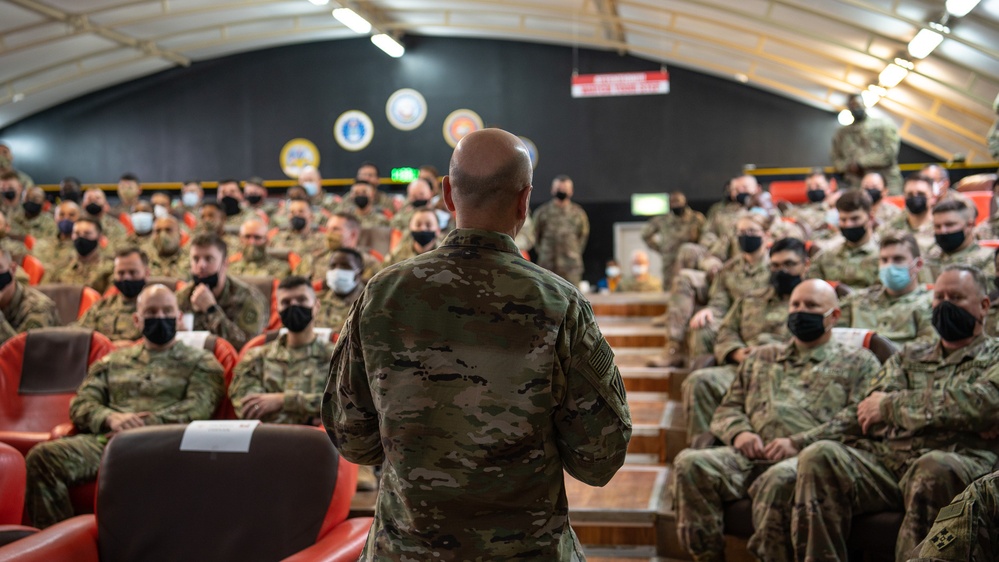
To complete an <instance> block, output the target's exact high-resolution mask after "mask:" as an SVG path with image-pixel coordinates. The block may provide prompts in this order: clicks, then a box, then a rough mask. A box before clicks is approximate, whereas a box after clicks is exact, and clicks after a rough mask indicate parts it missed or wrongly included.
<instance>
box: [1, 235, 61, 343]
mask: <svg viewBox="0 0 999 562" xmlns="http://www.w3.org/2000/svg"><path fill="white" fill-rule="evenodd" d="M16 272H17V262H15V261H13V260H12V259H11V255H10V252H8V251H6V250H0V313H2V315H0V343H3V342H5V341H7V340H9V339H10V338H12V337H14V336H16V335H17V334H19V333H22V332H27V331H28V330H33V329H35V328H47V327H49V326H58V325H59V324H60V321H59V313H58V311H57V310H56V305H55V303H54V302H52V299H50V298H49V297H47V296H45V295H44V294H43V293H41V292H40V291H37V290H35V289H33V288H31V287H28V286H27V283H23V282H21V281H19V280H18V279H16V277H15V273H16Z"/></svg>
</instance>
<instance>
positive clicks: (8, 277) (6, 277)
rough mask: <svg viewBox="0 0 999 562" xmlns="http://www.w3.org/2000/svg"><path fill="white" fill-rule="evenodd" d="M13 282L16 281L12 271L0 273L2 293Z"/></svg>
mask: <svg viewBox="0 0 999 562" xmlns="http://www.w3.org/2000/svg"><path fill="white" fill-rule="evenodd" d="M13 280H14V274H12V273H11V272H10V271H4V272H3V273H0V291H2V290H4V289H6V288H7V285H10V282H11V281H13Z"/></svg>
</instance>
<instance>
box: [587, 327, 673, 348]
mask: <svg viewBox="0 0 999 562" xmlns="http://www.w3.org/2000/svg"><path fill="white" fill-rule="evenodd" d="M600 331H601V332H602V333H603V335H604V338H605V339H606V340H607V343H609V344H610V345H611V347H614V348H624V347H658V348H662V347H664V346H665V345H666V331H665V330H664V329H663V328H655V327H653V326H652V325H651V324H649V323H647V322H642V321H633V320H629V321H625V322H605V323H602V324H600Z"/></svg>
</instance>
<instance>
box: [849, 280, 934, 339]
mask: <svg viewBox="0 0 999 562" xmlns="http://www.w3.org/2000/svg"><path fill="white" fill-rule="evenodd" d="M840 310H841V311H842V316H840V318H839V325H840V326H845V327H847V328H862V329H866V330H874V331H875V332H877V333H878V334H879V335H881V336H883V337H885V338H888V339H890V340H891V341H893V342H894V343H896V344H898V345H900V346H901V345H905V344H907V343H912V342H916V341H920V342H933V341H935V340H936V339H937V331H936V330H935V329H933V323H932V322H931V316H932V315H933V293H931V292H930V291H929V290H928V289H926V287H924V286H922V285H917V286H916V289H915V290H913V291H912V292H910V293H906V294H904V295H899V296H897V297H892V296H891V295H889V294H888V291H887V290H885V288H884V287H882V286H881V285H875V286H873V287H868V288H866V289H861V290H859V291H854V292H853V293H852V294H850V295H848V296H846V297H844V298H843V299H842V300H841V301H840Z"/></svg>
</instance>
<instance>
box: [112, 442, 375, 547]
mask: <svg viewBox="0 0 999 562" xmlns="http://www.w3.org/2000/svg"><path fill="white" fill-rule="evenodd" d="M185 427H186V426H177V425H174V426H159V427H148V428H140V429H136V430H131V431H126V432H124V433H121V434H119V435H117V436H116V437H114V438H113V439H112V440H111V442H110V443H109V444H108V447H107V449H106V450H105V452H104V457H103V460H102V462H101V468H100V472H99V474H98V478H99V482H98V488H97V490H98V492H97V525H98V548H99V550H100V553H101V560H102V561H103V562H118V561H123V562H124V561H129V562H131V561H134V560H153V559H155V560H281V559H282V558H285V557H287V556H290V555H292V554H294V553H295V552H298V551H300V550H302V549H304V548H307V547H308V546H310V545H312V544H314V543H315V542H316V540H317V539H318V538H320V537H321V536H323V535H324V534H325V533H326V532H327V531H328V530H329V529H330V528H332V526H334V525H335V524H337V523H339V522H341V521H343V520H344V519H345V518H346V515H347V512H348V510H349V503H350V498H351V497H352V496H353V492H354V491H353V489H350V490H341V489H339V488H345V487H346V486H341V484H343V483H344V482H345V481H349V479H350V468H347V474H346V475H341V474H339V472H341V471H342V470H343V467H344V465H343V464H342V463H341V462H340V459H339V455H338V454H337V452H336V449H334V448H333V445H332V444H331V443H330V441H329V439H328V438H327V436H326V435H325V434H324V433H323V432H322V431H317V430H315V429H313V428H307V427H304V426H290V425H269V424H262V425H260V426H258V427H257V428H256V430H255V431H254V433H253V437H252V440H251V442H250V448H249V452H247V453H219V452H199V451H181V450H180V444H181V440H182V439H183V435H184V430H185ZM354 470H355V471H356V468H355V469H354ZM354 479H355V480H354V481H355V482H356V472H355V473H354ZM334 491H336V492H337V493H336V494H334Z"/></svg>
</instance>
